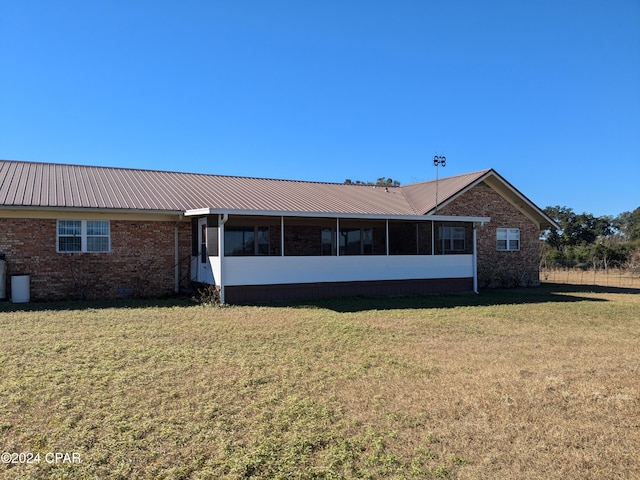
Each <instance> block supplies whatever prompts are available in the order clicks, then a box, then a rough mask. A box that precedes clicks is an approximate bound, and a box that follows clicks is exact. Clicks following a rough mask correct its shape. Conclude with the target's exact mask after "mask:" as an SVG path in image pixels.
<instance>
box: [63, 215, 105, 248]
mask: <svg viewBox="0 0 640 480" xmlns="http://www.w3.org/2000/svg"><path fill="white" fill-rule="evenodd" d="M57 251H58V252H59V253H74V252H77V253H93V252H100V253H101V252H109V251H111V228H110V224H109V221H108V220H58V232H57Z"/></svg>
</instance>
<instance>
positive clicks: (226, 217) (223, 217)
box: [218, 213, 229, 303]
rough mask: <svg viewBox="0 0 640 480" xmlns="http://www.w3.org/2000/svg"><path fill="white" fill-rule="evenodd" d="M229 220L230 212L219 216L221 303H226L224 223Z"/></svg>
mask: <svg viewBox="0 0 640 480" xmlns="http://www.w3.org/2000/svg"><path fill="white" fill-rule="evenodd" d="M227 220H229V214H228V213H223V214H222V215H220V216H218V223H219V225H220V227H219V228H218V235H219V236H218V245H220V303H224V224H225V223H227Z"/></svg>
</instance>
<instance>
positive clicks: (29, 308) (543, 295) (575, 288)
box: [0, 283, 640, 313]
mask: <svg viewBox="0 0 640 480" xmlns="http://www.w3.org/2000/svg"><path fill="white" fill-rule="evenodd" d="M581 293H613V294H638V293H640V289H638V288H622V287H607V286H597V285H571V284H561V283H543V284H542V286H540V287H531V288H514V289H486V290H481V291H480V294H478V295H476V294H472V293H469V294H432V295H411V296H406V297H405V296H396V297H340V298H326V299H315V300H307V301H295V302H283V303H271V304H262V305H266V306H272V307H293V308H324V309H327V310H333V311H336V312H340V313H348V312H359V311H366V310H401V309H416V308H454V307H470V306H490V305H513V304H534V303H567V302H569V303H571V302H583V301H588V302H606V301H607V300H605V299H602V298H593V297H586V296H582V295H580V294H581ZM193 305H197V303H196V302H195V301H194V300H193V299H192V298H191V297H186V296H176V297H168V298H144V299H119V300H69V301H58V302H31V303H18V304H14V303H11V302H9V301H0V313H2V312H15V311H24V312H46V311H60V310H86V309H108V308H151V307H155V308H173V307H190V306H193Z"/></svg>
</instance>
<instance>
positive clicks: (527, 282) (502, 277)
mask: <svg viewBox="0 0 640 480" xmlns="http://www.w3.org/2000/svg"><path fill="white" fill-rule="evenodd" d="M438 214H439V215H468V216H486V217H491V221H490V222H489V223H488V224H485V225H484V226H483V227H480V228H478V247H477V248H478V286H479V287H480V288H487V287H490V288H491V287H512V286H538V285H540V277H539V272H540V241H539V238H540V231H539V229H538V226H537V225H536V224H535V223H534V222H533V221H532V220H531V219H530V218H528V217H527V216H525V215H524V214H522V213H521V212H520V211H519V210H518V209H517V208H515V207H514V206H513V205H511V204H510V203H509V202H507V201H506V200H505V199H504V198H503V197H501V196H500V195H499V194H498V193H497V192H495V191H494V190H493V189H491V188H490V187H488V186H486V185H485V184H483V183H481V184H479V185H477V186H475V187H473V188H472V189H470V190H468V191H467V192H465V193H463V194H462V195H460V196H459V197H458V198H456V199H455V200H454V201H452V202H451V203H449V204H447V205H446V206H444V207H443V208H440V209H438ZM498 228H519V229H520V251H498V250H497V248H496V229H498Z"/></svg>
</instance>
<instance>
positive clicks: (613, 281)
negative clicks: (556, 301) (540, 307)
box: [540, 268, 640, 287]
mask: <svg viewBox="0 0 640 480" xmlns="http://www.w3.org/2000/svg"><path fill="white" fill-rule="evenodd" d="M540 281H541V282H543V283H544V282H547V283H566V284H571V285H600V286H607V287H640V272H639V271H634V270H625V269H619V268H609V269H606V270H604V269H602V270H599V269H598V270H582V269H579V268H578V269H575V268H557V269H541V270H540Z"/></svg>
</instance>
